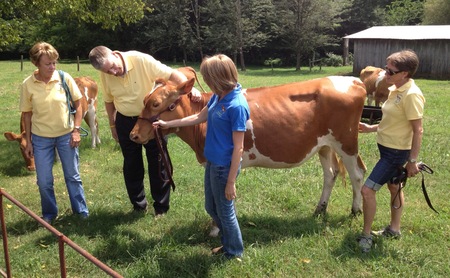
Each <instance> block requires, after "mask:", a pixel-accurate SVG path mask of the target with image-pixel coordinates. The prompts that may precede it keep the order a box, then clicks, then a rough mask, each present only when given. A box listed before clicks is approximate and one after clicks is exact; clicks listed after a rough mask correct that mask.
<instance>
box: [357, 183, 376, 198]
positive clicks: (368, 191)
mask: <svg viewBox="0 0 450 278" xmlns="http://www.w3.org/2000/svg"><path fill="white" fill-rule="evenodd" d="M375 194H376V191H375V190H373V189H372V188H369V187H367V186H365V185H364V186H363V187H362V188H361V195H362V197H363V199H364V200H369V199H373V198H374V197H375Z"/></svg>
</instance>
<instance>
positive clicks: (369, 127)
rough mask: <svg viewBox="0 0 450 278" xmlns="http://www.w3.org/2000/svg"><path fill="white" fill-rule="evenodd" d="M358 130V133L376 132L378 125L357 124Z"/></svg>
mask: <svg viewBox="0 0 450 278" xmlns="http://www.w3.org/2000/svg"><path fill="white" fill-rule="evenodd" d="M358 130H359V132H360V133H369V132H376V131H377V130H378V125H377V124H376V125H368V124H366V123H361V122H360V123H359V126H358Z"/></svg>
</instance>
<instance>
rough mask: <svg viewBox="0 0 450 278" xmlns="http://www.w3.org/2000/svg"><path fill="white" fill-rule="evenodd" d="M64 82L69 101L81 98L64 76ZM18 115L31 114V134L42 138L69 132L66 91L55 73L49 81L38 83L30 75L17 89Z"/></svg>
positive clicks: (70, 125) (71, 81)
mask: <svg viewBox="0 0 450 278" xmlns="http://www.w3.org/2000/svg"><path fill="white" fill-rule="evenodd" d="M36 71H37V70H36ZM64 79H65V81H66V83H67V85H68V87H69V89H70V93H71V96H72V100H74V101H76V100H79V99H81V98H82V95H81V93H80V89H78V86H77V84H76V83H75V80H73V78H72V77H71V76H70V74H68V73H64ZM19 108H20V111H21V112H33V116H32V117H31V133H33V134H36V135H39V136H43V137H58V136H61V135H64V134H67V133H69V132H71V131H72V130H73V115H70V117H71V120H70V122H69V108H68V107H67V100H66V92H65V91H64V88H63V87H62V86H61V78H60V76H59V73H58V71H56V70H55V72H54V73H53V75H52V78H51V79H50V81H49V82H48V83H47V84H45V82H42V81H39V80H37V79H36V77H35V76H34V73H33V74H32V75H30V76H28V77H27V78H26V79H25V80H24V81H23V83H22V84H21V86H20V103H19Z"/></svg>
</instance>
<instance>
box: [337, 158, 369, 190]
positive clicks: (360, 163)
mask: <svg viewBox="0 0 450 278" xmlns="http://www.w3.org/2000/svg"><path fill="white" fill-rule="evenodd" d="M337 162H338V165H337V166H338V171H339V176H340V177H341V179H342V183H343V184H344V187H346V186H347V181H346V173H347V169H346V168H345V165H344V162H343V161H342V158H341V157H337ZM357 163H358V167H359V168H360V169H361V170H362V171H363V172H364V173H365V172H366V171H367V166H366V164H365V163H364V161H363V160H362V158H361V156H360V155H359V154H358V158H357Z"/></svg>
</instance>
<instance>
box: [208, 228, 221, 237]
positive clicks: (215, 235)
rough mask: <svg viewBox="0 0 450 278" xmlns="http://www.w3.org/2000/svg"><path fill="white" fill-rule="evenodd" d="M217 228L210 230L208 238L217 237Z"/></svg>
mask: <svg viewBox="0 0 450 278" xmlns="http://www.w3.org/2000/svg"><path fill="white" fill-rule="evenodd" d="M219 231H220V230H219V228H217V227H216V226H214V227H212V228H211V231H209V236H210V237H218V236H219Z"/></svg>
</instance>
